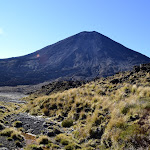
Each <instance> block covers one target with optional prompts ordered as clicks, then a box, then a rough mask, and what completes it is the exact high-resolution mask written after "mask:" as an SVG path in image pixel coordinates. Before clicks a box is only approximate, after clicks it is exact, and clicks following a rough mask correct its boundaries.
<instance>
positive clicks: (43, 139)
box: [37, 135, 51, 145]
mask: <svg viewBox="0 0 150 150" xmlns="http://www.w3.org/2000/svg"><path fill="white" fill-rule="evenodd" d="M37 143H38V144H44V145H46V144H48V143H51V141H50V140H49V138H48V137H47V136H44V135H43V136H40V137H39V138H38V139H37Z"/></svg>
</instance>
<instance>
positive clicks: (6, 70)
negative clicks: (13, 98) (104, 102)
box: [0, 32, 150, 86]
mask: <svg viewBox="0 0 150 150" xmlns="http://www.w3.org/2000/svg"><path fill="white" fill-rule="evenodd" d="M148 62H150V58H148V57H146V56H144V55H142V54H140V53H138V52H135V51H133V50H130V49H128V48H126V47H124V46H123V45H121V44H119V43H117V42H115V41H113V40H111V39H109V38H107V37H106V36H104V35H102V34H100V33H97V32H81V33H79V34H76V35H74V36H71V37H69V38H67V39H64V40H62V41H60V42H57V43H55V44H53V45H50V46H47V47H45V48H43V49H41V50H39V51H36V52H34V53H32V54H29V55H26V56H21V57H17V58H9V59H1V60H0V86H4V85H22V84H37V83H41V82H44V81H52V80H56V79H67V80H83V79H86V80H87V79H92V78H95V77H97V76H109V75H112V74H114V73H116V72H118V71H124V70H128V69H131V68H132V66H134V65H139V64H142V63H148Z"/></svg>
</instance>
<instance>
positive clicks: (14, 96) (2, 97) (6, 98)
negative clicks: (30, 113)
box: [0, 92, 27, 103]
mask: <svg viewBox="0 0 150 150" xmlns="http://www.w3.org/2000/svg"><path fill="white" fill-rule="evenodd" d="M26 96H27V95H25V94H22V93H18V92H0V101H3V102H13V103H26V102H25V101H22V100H20V99H21V98H23V97H26Z"/></svg>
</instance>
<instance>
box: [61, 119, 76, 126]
mask: <svg viewBox="0 0 150 150" xmlns="http://www.w3.org/2000/svg"><path fill="white" fill-rule="evenodd" d="M72 125H73V120H72V119H66V120H64V121H63V122H62V126H63V127H71V126H72Z"/></svg>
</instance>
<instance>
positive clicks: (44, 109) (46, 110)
mask: <svg viewBox="0 0 150 150" xmlns="http://www.w3.org/2000/svg"><path fill="white" fill-rule="evenodd" d="M43 113H44V115H45V116H48V115H49V110H48V109H47V108H43Z"/></svg>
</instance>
